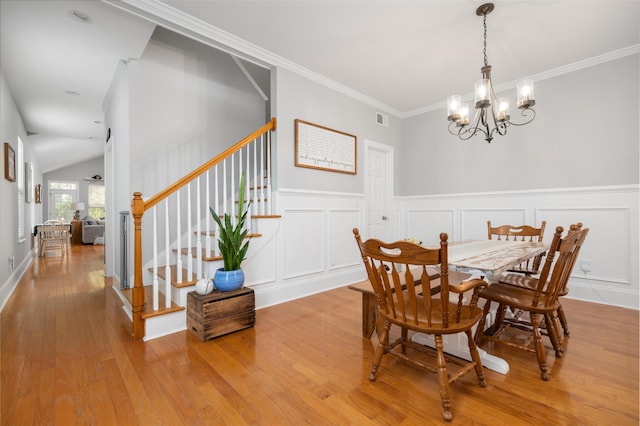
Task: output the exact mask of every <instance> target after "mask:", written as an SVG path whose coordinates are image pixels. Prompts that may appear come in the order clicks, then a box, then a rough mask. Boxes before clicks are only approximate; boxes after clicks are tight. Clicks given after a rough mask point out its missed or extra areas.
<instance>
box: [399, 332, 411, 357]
mask: <svg viewBox="0 0 640 426" xmlns="http://www.w3.org/2000/svg"><path fill="white" fill-rule="evenodd" d="M400 336H401V337H402V341H401V343H400V344H401V346H402V348H401V349H402V354H403V355H406V354H407V338H408V337H409V329H407V328H403V329H402V332H401V333H400Z"/></svg>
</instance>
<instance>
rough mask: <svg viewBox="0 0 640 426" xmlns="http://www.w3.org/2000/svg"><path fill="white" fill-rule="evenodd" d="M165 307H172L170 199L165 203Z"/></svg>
mask: <svg viewBox="0 0 640 426" xmlns="http://www.w3.org/2000/svg"><path fill="white" fill-rule="evenodd" d="M164 241H165V244H164V250H165V256H164V257H165V261H166V264H165V265H166V266H165V267H164V274H165V277H164V307H165V308H170V307H171V235H170V234H169V199H168V198H167V199H166V200H165V201H164Z"/></svg>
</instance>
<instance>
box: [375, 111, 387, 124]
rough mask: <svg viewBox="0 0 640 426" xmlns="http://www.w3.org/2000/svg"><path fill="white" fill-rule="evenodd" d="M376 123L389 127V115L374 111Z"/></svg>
mask: <svg viewBox="0 0 640 426" xmlns="http://www.w3.org/2000/svg"><path fill="white" fill-rule="evenodd" d="M376 123H377V124H378V125H380V126H382V127H389V116H388V115H386V114H383V113H381V112H376Z"/></svg>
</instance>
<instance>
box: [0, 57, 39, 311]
mask: <svg viewBox="0 0 640 426" xmlns="http://www.w3.org/2000/svg"><path fill="white" fill-rule="evenodd" d="M18 138H20V139H21V140H22V142H23V148H24V158H23V160H24V161H25V162H31V163H33V187H35V185H36V184H39V183H40V184H41V183H42V173H41V172H40V167H39V166H38V163H36V161H35V157H34V155H33V152H32V151H31V148H30V146H29V138H28V136H27V132H26V131H25V128H24V123H23V121H22V117H21V116H20V112H19V111H18V107H17V106H16V103H15V101H14V99H13V96H12V95H11V91H10V90H9V87H8V86H7V83H6V80H5V78H4V74H2V70H0V158H1V159H0V173H1V176H0V309H1V308H2V306H3V305H4V301H5V300H6V299H5V298H6V297H8V295H9V294H10V291H11V290H10V289H9V287H10V286H12V285H14V284H16V281H17V278H19V277H16V276H14V275H13V274H14V272H15V271H16V269H17V268H18V267H20V266H24V267H26V265H27V264H28V262H29V261H30V260H31V258H30V255H31V249H32V242H31V234H30V230H32V229H33V226H34V224H36V223H40V221H41V220H42V204H36V203H35V200H33V198H32V201H31V203H25V204H24V222H25V240H24V241H20V242H19V241H18V230H17V228H18V203H17V201H18V182H17V179H16V182H10V181H8V180H6V179H5V178H4V142H9V143H10V144H11V146H12V148H13V149H14V151H15V152H16V161H17V156H18ZM16 173H18V169H17V164H16ZM33 187H32V188H30V189H26V188H25V190H30V191H33ZM32 195H33V193H32ZM10 257H13V259H14V261H13V267H11V266H10V264H9V258H10Z"/></svg>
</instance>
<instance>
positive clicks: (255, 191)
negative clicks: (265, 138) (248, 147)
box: [252, 141, 260, 213]
mask: <svg viewBox="0 0 640 426" xmlns="http://www.w3.org/2000/svg"><path fill="white" fill-rule="evenodd" d="M252 145H253V208H254V211H255V212H256V213H259V211H258V209H259V208H260V207H259V206H260V205H259V204H258V196H259V195H260V188H258V182H259V180H258V147H257V144H256V141H253V142H252Z"/></svg>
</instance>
